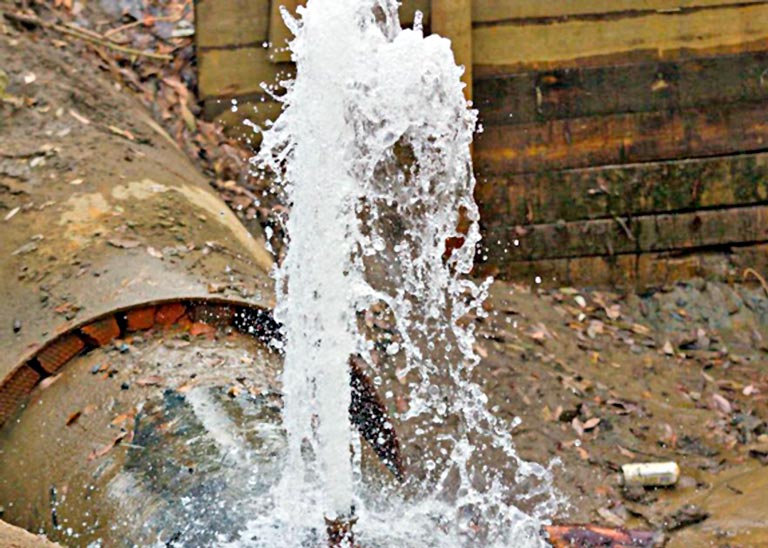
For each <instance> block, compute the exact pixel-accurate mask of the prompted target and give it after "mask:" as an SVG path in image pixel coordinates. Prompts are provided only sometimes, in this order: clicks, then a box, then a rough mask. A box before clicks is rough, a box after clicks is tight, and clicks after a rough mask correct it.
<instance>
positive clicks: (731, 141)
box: [475, 102, 768, 175]
mask: <svg viewBox="0 0 768 548" xmlns="http://www.w3.org/2000/svg"><path fill="white" fill-rule="evenodd" d="M767 141H768V118H767V117H766V116H765V104H764V103H762V102H756V103H734V104H728V105H711V106H709V107H707V108H706V109H705V108H692V109H685V110H683V111H679V112H674V111H673V112H669V111H656V112H645V113H639V114H617V115H612V116H602V117H585V118H578V119H572V120H554V121H550V122H547V123H544V124H520V125H515V126H489V127H486V128H485V131H484V132H483V133H481V134H480V135H478V136H477V137H476V139H475V153H476V154H475V165H476V167H477V168H478V170H479V172H480V173H485V174H488V175H492V174H496V175H499V174H502V175H507V174H511V173H526V172H544V171H548V170H557V169H568V168H576V167H587V166H599V165H608V164H625V163H634V162H645V161H659V160H672V159H676V158H696V157H702V156H714V155H723V154H733V153H739V152H752V151H760V150H764V149H766V148H767V147H768V143H767Z"/></svg>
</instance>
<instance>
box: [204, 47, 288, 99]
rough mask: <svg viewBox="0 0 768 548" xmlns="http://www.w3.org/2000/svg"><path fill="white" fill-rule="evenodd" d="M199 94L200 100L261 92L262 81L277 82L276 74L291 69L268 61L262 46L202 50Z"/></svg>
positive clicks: (267, 51)
mask: <svg viewBox="0 0 768 548" xmlns="http://www.w3.org/2000/svg"><path fill="white" fill-rule="evenodd" d="M198 67H199V75H200V81H199V86H200V95H201V97H202V98H203V99H211V98H215V97H236V96H240V95H247V94H253V93H261V92H262V88H261V84H262V82H264V83H267V84H273V83H276V82H277V80H278V75H279V74H281V73H284V72H285V71H289V70H291V67H290V66H289V65H277V64H274V63H271V62H270V60H269V50H268V49H266V48H265V47H263V46H262V45H258V46H253V47H245V48H237V49H214V50H206V51H201V52H200V53H199V54H198Z"/></svg>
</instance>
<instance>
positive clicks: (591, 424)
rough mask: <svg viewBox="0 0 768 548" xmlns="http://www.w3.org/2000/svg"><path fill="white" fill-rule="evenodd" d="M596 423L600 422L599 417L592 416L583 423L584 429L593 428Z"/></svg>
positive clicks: (586, 430)
mask: <svg viewBox="0 0 768 548" xmlns="http://www.w3.org/2000/svg"><path fill="white" fill-rule="evenodd" d="M598 424H600V418H598V417H592V418H591V419H589V420H588V421H587V422H585V423H584V424H583V428H584V431H585V432H588V431H589V430H592V429H594V428H595V427H596V426H597V425H598Z"/></svg>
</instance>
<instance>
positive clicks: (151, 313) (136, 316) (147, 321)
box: [125, 306, 156, 331]
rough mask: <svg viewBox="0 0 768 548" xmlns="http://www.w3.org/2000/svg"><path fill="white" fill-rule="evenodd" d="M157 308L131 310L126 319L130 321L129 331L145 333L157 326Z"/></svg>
mask: <svg viewBox="0 0 768 548" xmlns="http://www.w3.org/2000/svg"><path fill="white" fill-rule="evenodd" d="M155 310H156V307H154V306H148V307H145V308H135V309H133V310H129V311H128V312H127V313H126V314H125V317H126V319H127V320H128V326H127V327H128V331H144V330H146V329H150V328H151V327H152V326H153V325H155Z"/></svg>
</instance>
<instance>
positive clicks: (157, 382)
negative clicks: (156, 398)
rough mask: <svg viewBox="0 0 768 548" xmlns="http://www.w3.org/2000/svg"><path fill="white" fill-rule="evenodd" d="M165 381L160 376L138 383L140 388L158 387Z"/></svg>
mask: <svg viewBox="0 0 768 548" xmlns="http://www.w3.org/2000/svg"><path fill="white" fill-rule="evenodd" d="M164 380H165V379H164V378H163V377H161V376H159V375H150V376H149V377H144V378H143V379H139V380H137V381H136V384H138V385H139V386H158V385H160V384H162V383H163V381H164Z"/></svg>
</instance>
